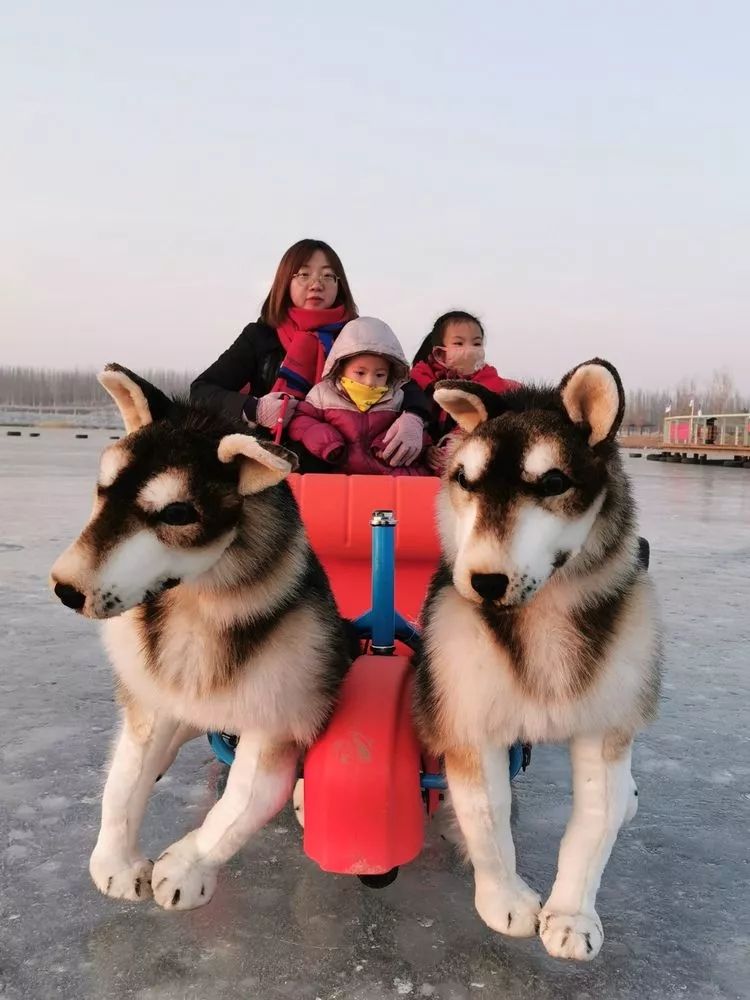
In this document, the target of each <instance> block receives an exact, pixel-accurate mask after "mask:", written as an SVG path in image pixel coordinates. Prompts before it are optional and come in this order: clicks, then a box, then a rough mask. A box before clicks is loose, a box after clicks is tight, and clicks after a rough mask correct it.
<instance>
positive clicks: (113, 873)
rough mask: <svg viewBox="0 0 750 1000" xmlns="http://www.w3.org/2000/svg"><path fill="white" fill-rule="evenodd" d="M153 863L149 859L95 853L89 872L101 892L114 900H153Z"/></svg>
mask: <svg viewBox="0 0 750 1000" xmlns="http://www.w3.org/2000/svg"><path fill="white" fill-rule="evenodd" d="M153 867H154V864H153V861H149V860H148V859H147V858H136V859H135V861H129V860H128V859H127V858H121V857H117V856H113V855H111V854H105V853H104V852H99V851H94V853H93V854H92V855H91V860H90V861H89V872H90V873H91V878H92V879H93V880H94V885H95V886H96V887H97V889H98V890H99V892H102V893H104V895H105V896H111V897H112V898H113V899H132V900H139V899H151V895H152V892H151V869H152V868H153Z"/></svg>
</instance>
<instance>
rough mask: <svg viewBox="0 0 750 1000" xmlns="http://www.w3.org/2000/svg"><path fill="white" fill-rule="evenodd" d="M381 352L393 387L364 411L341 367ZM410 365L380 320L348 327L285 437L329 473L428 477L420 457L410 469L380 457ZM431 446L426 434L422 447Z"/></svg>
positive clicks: (398, 409) (358, 321) (399, 405)
mask: <svg viewBox="0 0 750 1000" xmlns="http://www.w3.org/2000/svg"><path fill="white" fill-rule="evenodd" d="M365 353H366V354H380V355H382V356H383V357H386V358H388V360H389V361H390V363H391V383H390V386H389V389H388V392H386V393H385V395H384V396H383V398H382V399H381V400H380V402H378V403H376V404H375V405H374V406H371V407H370V409H369V410H367V411H366V412H365V413H362V412H361V411H360V410H358V409H357V407H356V406H355V404H354V403H353V402H352V400H351V399H350V398H349V397H348V396H347V394H346V393H345V392H344V390H343V389H342V388H341V386H340V384H339V382H338V373H339V371H340V369H341V363H342V362H343V361H345V360H346V359H347V358H350V357H352V356H353V355H355V354H365ZM408 377H409V366H408V363H407V361H406V358H405V356H404V352H403V350H402V349H401V345H400V344H399V342H398V340H397V339H396V335H395V334H394V333H393V331H392V330H391V328H390V327H389V326H388V325H387V324H386V323H383V322H382V320H378V319H372V318H371V317H368V316H360V317H359V319H355V320H352V321H351V322H350V323H347V324H346V326H345V327H344V329H343V330H342V331H341V333H340V334H339V335H338V337H337V338H336V340H335V342H334V344H333V347H332V348H331V353H330V354H329V355H328V359H327V361H326V365H325V368H324V369H323V380H322V381H321V382H319V383H318V385H316V386H313V388H312V389H311V390H310V392H309V393H308V394H307V397H306V398H305V399H304V400H303V401H302V402H301V403H299V404H298V405H297V409H296V410H295V411H294V416H293V417H292V419H291V421H290V422H289V427H288V428H287V434H288V435H289V437H290V438H291V439H292V440H293V441H299V442H300V443H301V444H302V445H303V446H304V447H305V448H306V449H307V451H309V452H310V453H311V454H312V455H315V456H316V457H317V458H320V459H322V460H323V461H324V462H329V463H330V465H331V467H332V471H336V472H345V473H348V474H349V475H376V476H378V475H380V476H382V475H386V476H430V475H432V473H431V472H430V471H429V469H428V468H427V467H426V466H425V465H424V462H423V458H422V456H420V458H419V459H417V461H416V462H414V463H413V464H412V465H409V466H395V467H394V466H392V465H389V464H388V462H384V461H383V460H382V459H380V458H378V452H380V451H382V449H383V447H384V442H383V438H384V437H385V433H386V431H387V430H388V428H389V427H390V426H391V424H393V422H394V421H395V420H397V419H398V417H399V416H400V415H401V412H402V408H403V403H404V393H403V390H402V388H401V386H402V385H403V384H404V382H405V381H406V380H407V379H408ZM429 444H431V440H430V438H429V436H428V435H427V434H426V433H425V436H424V447H425V448H426V447H428V445H429Z"/></svg>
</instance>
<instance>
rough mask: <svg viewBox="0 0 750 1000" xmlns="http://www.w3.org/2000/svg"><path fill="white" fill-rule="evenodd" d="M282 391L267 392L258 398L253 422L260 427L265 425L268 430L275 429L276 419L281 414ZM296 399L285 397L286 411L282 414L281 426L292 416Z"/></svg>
mask: <svg viewBox="0 0 750 1000" xmlns="http://www.w3.org/2000/svg"><path fill="white" fill-rule="evenodd" d="M283 402H284V393H283V392H269V393H267V394H266V395H265V396H261V397H260V398H259V400H258V408H257V410H256V411H255V422H256V423H258V424H260V426H261V427H267V428H268V429H269V431H275V430H276V421H277V420H278V419H279V417H280V416H281V411H282V409H283ZM297 403H298V400H296V399H287V406H286V413H285V414H284V420H283V426H284V427H286V425H287V424H288V423H289V421H290V420H291V419H292V417H293V416H294V411H295V409H296V407H297Z"/></svg>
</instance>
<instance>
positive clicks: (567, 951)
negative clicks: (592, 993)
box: [539, 910, 604, 962]
mask: <svg viewBox="0 0 750 1000" xmlns="http://www.w3.org/2000/svg"><path fill="white" fill-rule="evenodd" d="M539 936H540V937H541V939H542V942H543V944H544V947H545V948H546V949H547V951H548V952H549V953H550V955H552V957H553V958H575V959H577V960H578V961H579V962H590V961H591V959H592V958H596V956H597V955H598V954H599V950H600V949H601V946H602V942H603V941H604V931H603V930H602V924H601V921H600V920H599V917H598V916H597V914H596V913H574V914H567V913H551V912H550V911H549V910H544V911H543V912H542V915H541V923H540V929H539Z"/></svg>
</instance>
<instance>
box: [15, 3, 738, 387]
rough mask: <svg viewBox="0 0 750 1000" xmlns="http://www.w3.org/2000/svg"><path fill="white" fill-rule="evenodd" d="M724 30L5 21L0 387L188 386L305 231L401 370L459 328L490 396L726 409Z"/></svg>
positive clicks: (455, 8) (734, 205)
mask: <svg viewBox="0 0 750 1000" xmlns="http://www.w3.org/2000/svg"><path fill="white" fill-rule="evenodd" d="M11 6H12V7H14V8H15V9H10V8H11ZM749 12H750V7H748V5H747V4H746V3H744V2H739V0H738V2H721V0H718V2H716V3H708V2H705V0H700V2H690V0H659V2H654V0H649V2H643V0H629V2H627V3H625V2H622V3H618V2H608V0H591V2H585V3H584V2H575V0H557V2H544V0H539V2H535V0H534V2H530V0H523V2H504V0H492V2H483V3H472V2H467V3H460V4H458V3H443V2H439V0H437V2H421V0H420V2H411V3H410V2H404V0H401V2H399V3H393V2H390V0H386V2H378V3H376V4H363V3H357V2H354V0H349V2H346V3H344V2H339V0H326V2H324V3H317V4H304V5H302V4H294V3H289V4H283V5H282V4H278V3H274V2H272V0H271V2H268V0H265V2H263V3H259V2H253V0H237V2H235V0H218V2H213V3H211V4H207V3H194V2H183V3H176V2H174V3H166V2H153V0H151V2H148V3H145V2H141V0H135V2H129V3H127V4H124V3H114V2H111V0H104V2H93V0H92V2H89V3H84V2H81V0H66V2H65V3H57V2H54V0H49V2H46V3H45V2H36V3H33V2H29V3H25V4H22V3H16V4H14V5H9V4H6V5H4V8H3V11H2V13H0V125H1V126H2V132H1V133H0V198H1V199H2V209H1V211H0V282H1V283H2V288H1V289H0V340H1V350H0V364H43V365H53V366H65V367H68V366H70V367H72V366H76V365H77V366H100V365H102V364H104V363H105V362H107V361H113V360H116V361H119V362H121V363H123V364H126V365H128V366H129V367H131V368H134V369H136V370H138V369H139V368H144V367H170V368H176V369H188V370H191V371H195V372H198V371H200V370H201V369H202V368H204V367H205V366H206V365H208V364H209V363H210V362H211V361H212V360H214V358H215V357H217V356H218V354H219V353H220V352H221V351H222V350H223V349H224V348H225V347H227V346H228V345H229V344H230V343H231V341H232V340H233V339H234V338H235V336H236V335H237V334H238V333H239V331H240V330H241V328H242V327H243V326H244V325H245V324H246V323H247V322H249V321H250V320H252V319H255V318H256V317H257V314H258V308H259V305H260V302H261V301H262V299H263V297H264V295H265V293H266V291H267V289H268V286H269V284H270V281H271V278H272V276H273V272H274V270H275V267H276V264H277V263H278V260H279V257H280V256H281V254H282V253H283V251H284V250H285V249H286V247H287V246H288V245H289V244H291V243H293V242H294V241H296V240H297V239H299V238H301V237H303V236H314V237H317V238H320V239H324V240H327V241H328V242H329V243H331V244H332V245H333V246H334V247H335V248H336V249H337V251H338V252H339V254H340V255H341V257H342V258H343V261H344V264H345V267H346V269H347V272H348V275H349V280H350V283H351V285H352V289H353V292H354V296H355V298H356V300H357V303H358V305H359V307H360V311H361V312H362V313H363V314H368V315H375V316H380V317H382V318H383V319H385V320H386V321H387V322H389V323H390V324H391V326H392V327H393V328H394V330H395V331H396V333H397V334H398V335H399V336H400V338H401V340H402V343H403V344H404V346H405V348H406V349H407V352H411V351H413V350H414V348H415V347H416V345H417V343H418V342H419V340H420V339H421V337H422V336H423V334H424V333H426V332H427V331H428V330H429V328H430V327H431V325H432V322H433V320H434V318H435V317H436V316H437V315H438V314H439V313H441V312H443V311H445V310H446V309H449V308H464V309H468V310H470V311H472V312H476V313H478V314H479V315H480V316H481V318H482V320H483V322H484V324H485V327H486V330H487V334H488V354H489V357H490V359H491V360H492V361H494V362H495V363H496V364H497V366H498V368H499V369H500V371H501V373H503V374H506V375H509V376H517V377H521V378H529V377H532V376H536V377H537V378H543V379H557V378H558V377H559V376H560V375H562V374H563V372H565V371H566V370H567V369H568V368H569V367H571V366H572V365H573V364H575V363H577V362H579V361H582V360H584V359H586V358H589V357H591V356H593V355H597V354H598V355H600V356H603V357H606V358H608V359H609V360H611V361H612V362H613V363H614V364H615V365H617V367H618V368H619V369H620V371H621V374H622V375H623V379H624V380H625V383H626V386H630V387H635V386H636V385H638V384H639V385H641V386H644V387H649V388H650V387H656V386H659V385H672V384H674V382H676V381H677V380H678V379H679V378H681V377H683V376H687V377H691V376H693V377H696V378H697V379H699V380H700V379H701V378H702V377H704V376H708V375H709V374H710V372H711V370H712V369H714V368H718V367H728V368H730V369H731V371H732V373H733V374H734V376H735V379H736V381H737V382H738V384H739V386H740V388H741V389H742V390H744V391H750V336H749V335H750V128H749V127H748V122H749V121H750V101H749V100H748V98H749V96H750V59H749V58H748V39H750V13H749Z"/></svg>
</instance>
